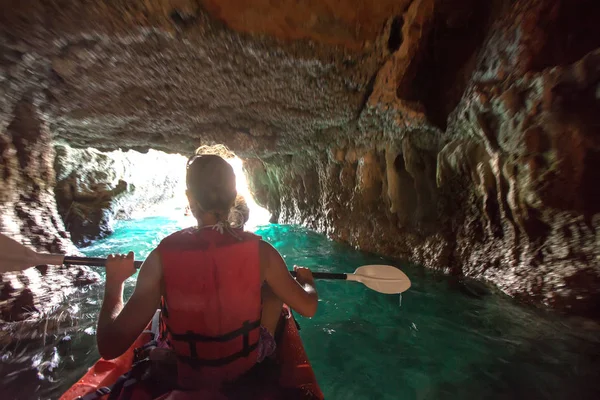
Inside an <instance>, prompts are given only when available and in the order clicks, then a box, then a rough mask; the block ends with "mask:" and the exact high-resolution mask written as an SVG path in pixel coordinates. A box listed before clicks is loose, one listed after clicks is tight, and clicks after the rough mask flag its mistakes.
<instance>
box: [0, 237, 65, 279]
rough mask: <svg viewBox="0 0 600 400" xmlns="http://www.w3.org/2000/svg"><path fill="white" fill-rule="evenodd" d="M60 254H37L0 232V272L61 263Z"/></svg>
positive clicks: (62, 258)
mask: <svg viewBox="0 0 600 400" xmlns="http://www.w3.org/2000/svg"><path fill="white" fill-rule="evenodd" d="M64 258H65V257H64V256H62V255H60V254H38V253H36V252H35V251H33V250H31V249H30V248H29V247H27V246H25V245H22V244H21V243H19V242H17V241H16V240H14V239H11V238H9V237H8V236H6V235H3V234H0V272H16V271H23V270H25V269H27V268H30V267H33V266H35V265H42V264H50V265H61V264H62V263H63V260H64Z"/></svg>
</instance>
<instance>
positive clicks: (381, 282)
mask: <svg viewBox="0 0 600 400" xmlns="http://www.w3.org/2000/svg"><path fill="white" fill-rule="evenodd" d="M348 280H352V281H357V282H361V283H362V284H364V285H365V286H366V287H368V288H369V289H372V290H375V291H376V292H379V293H384V294H398V293H402V292H405V291H407V290H408V289H409V288H410V279H408V276H406V274H405V273H404V272H402V271H400V270H399V269H398V268H396V267H393V266H391V265H365V266H362V267H360V268H358V269H357V270H356V271H354V274H352V275H351V274H348Z"/></svg>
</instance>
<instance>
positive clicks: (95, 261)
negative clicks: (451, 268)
mask: <svg viewBox="0 0 600 400" xmlns="http://www.w3.org/2000/svg"><path fill="white" fill-rule="evenodd" d="M64 262H65V264H67V265H90V266H93V267H104V265H106V258H94V257H71V256H68V257H65V261H64ZM142 262H143V261H134V265H135V267H136V268H139V267H141V266H142ZM290 273H291V274H292V276H296V272H294V271H290ZM313 277H314V278H315V279H338V280H346V279H347V278H348V275H347V274H338V273H333V272H313Z"/></svg>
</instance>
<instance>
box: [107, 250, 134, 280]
mask: <svg viewBox="0 0 600 400" xmlns="http://www.w3.org/2000/svg"><path fill="white" fill-rule="evenodd" d="M133 261H134V260H133V251H130V252H129V253H128V254H127V255H126V256H125V255H123V254H114V255H113V254H111V255H109V256H108V258H107V260H106V283H111V284H121V283H123V282H125V280H126V279H127V278H129V277H130V276H131V275H133V274H134V273H135V266H134V264H133Z"/></svg>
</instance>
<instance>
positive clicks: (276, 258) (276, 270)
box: [259, 241, 319, 317]
mask: <svg viewBox="0 0 600 400" xmlns="http://www.w3.org/2000/svg"><path fill="white" fill-rule="evenodd" d="M259 249H260V258H261V265H263V266H264V269H263V271H265V272H264V274H265V281H267V283H268V284H269V287H270V288H271V290H272V291H273V293H275V295H276V296H277V297H279V299H281V301H283V302H284V303H286V304H287V305H288V306H290V307H291V308H292V309H293V310H295V311H297V312H298V313H300V314H301V315H303V316H305V317H312V316H314V315H315V313H316V312H317V304H318V301H319V295H318V294H317V289H316V288H315V282H314V279H313V276H312V272H310V270H309V269H308V268H302V267H294V269H295V270H296V274H297V276H296V279H294V278H292V275H290V272H289V271H288V269H287V266H286V265H285V261H283V258H281V255H280V254H279V253H278V252H277V250H275V249H274V248H273V246H271V245H270V244H268V243H266V242H262V241H261V242H260V248H259Z"/></svg>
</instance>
